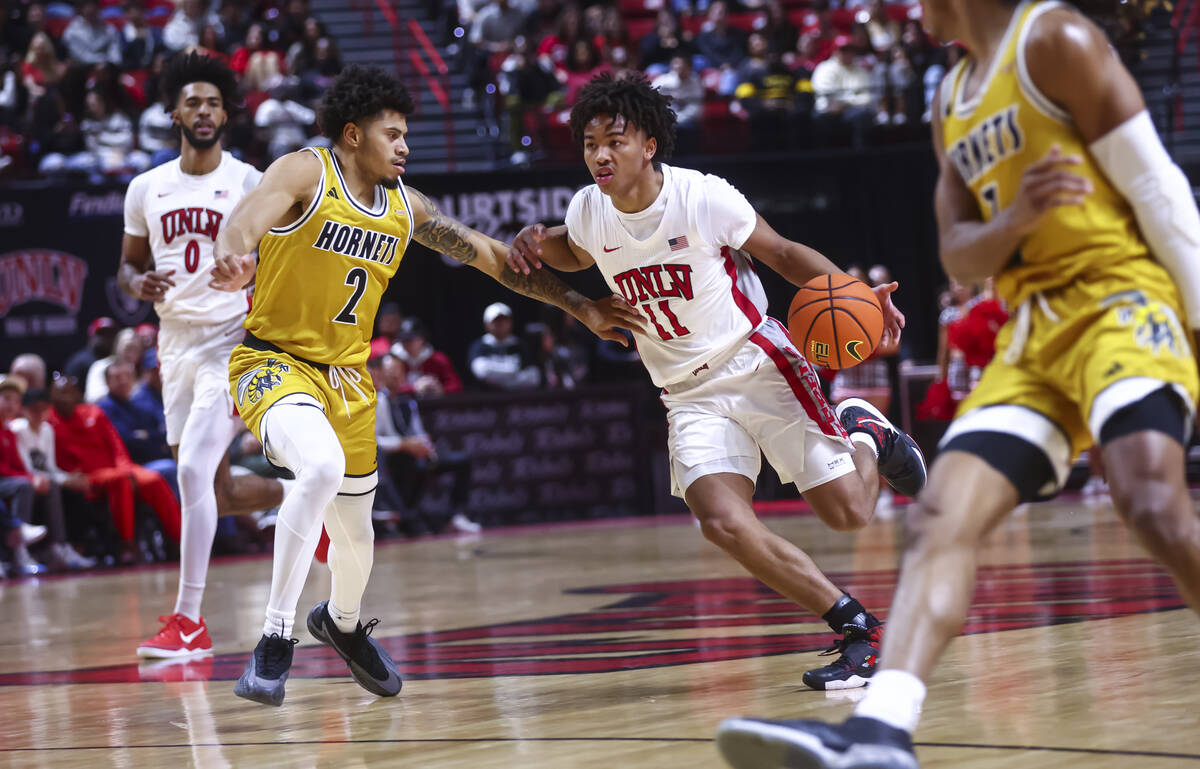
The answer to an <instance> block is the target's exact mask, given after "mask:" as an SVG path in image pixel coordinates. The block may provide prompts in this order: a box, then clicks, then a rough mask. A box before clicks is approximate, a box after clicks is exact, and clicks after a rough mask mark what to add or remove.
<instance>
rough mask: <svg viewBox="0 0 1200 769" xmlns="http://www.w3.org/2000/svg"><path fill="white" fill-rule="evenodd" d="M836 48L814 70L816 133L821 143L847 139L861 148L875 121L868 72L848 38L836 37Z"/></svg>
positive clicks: (869, 74)
mask: <svg viewBox="0 0 1200 769" xmlns="http://www.w3.org/2000/svg"><path fill="white" fill-rule="evenodd" d="M835 47H836V50H837V53H836V54H835V55H834V56H833V57H832V58H829V59H826V60H825V61H823V62H821V63H820V64H818V65H817V68H816V69H815V70H813V76H812V86H813V91H814V93H815V94H816V113H817V128H818V132H819V134H820V137H821V141H822V143H823V144H831V143H834V142H835V141H836V140H838V139H841V138H842V137H845V136H849V138H850V141H851V144H852V145H853V146H854V147H855V148H861V147H862V146H863V145H865V144H866V140H867V134H868V132H869V131H870V128H871V125H872V124H873V123H874V122H875V110H874V109H873V102H874V98H873V95H872V90H873V89H872V87H871V73H870V72H868V71H867V70H865V69H863V68H862V67H861V66H859V64H858V61H857V57H858V50H857V49H856V48H855V47H854V45H853V44H852V43H851V41H850V38H849V37H846V36H844V35H843V36H840V37H838V38H837V40H836V41H835Z"/></svg>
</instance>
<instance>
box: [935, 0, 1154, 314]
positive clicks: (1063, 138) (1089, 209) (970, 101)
mask: <svg viewBox="0 0 1200 769" xmlns="http://www.w3.org/2000/svg"><path fill="white" fill-rule="evenodd" d="M1059 5H1060V4H1059V3H1054V2H1029V1H1028V0H1026V2H1022V3H1021V4H1020V5H1019V6H1017V8H1016V11H1015V12H1014V13H1013V17H1012V21H1011V22H1010V23H1009V27H1008V32H1007V33H1006V34H1005V37H1004V41H1003V42H1002V43H1001V47H1000V50H999V52H998V53H997V56H996V59H995V61H994V63H993V64H992V66H991V71H990V72H989V73H988V74H987V75H986V77H985V79H984V81H983V85H982V86H981V87H980V88H979V89H978V91H977V92H975V93H974V94H973V95H972V96H971V97H970V98H967V97H966V96H965V94H964V88H965V83H966V81H967V75H968V74H969V73H970V72H971V70H972V68H973V67H975V66H976V65H977V63H978V62H976V61H975V60H974V59H973V58H972V57H970V56H967V57H964V58H963V60H962V61H960V62H959V63H958V65H957V66H956V67H955V68H954V69H953V70H951V71H950V73H949V74H948V75H947V76H946V79H945V80H944V81H943V83H942V90H941V94H940V96H941V103H940V113H941V114H940V119H941V121H942V122H941V126H942V142H943V145H944V149H945V152H946V156H947V158H948V159H949V160H950V162H951V163H953V165H954V167H955V168H956V169H957V170H958V173H959V175H960V176H962V178H963V181H965V182H966V184H967V186H968V187H969V188H970V189H971V192H972V193H974V195H975V199H976V201H977V202H978V203H979V208H980V210H981V211H982V212H983V217H984V219H985V220H986V221H990V220H991V219H992V218H993V217H994V216H996V214H998V213H999V212H1000V211H1002V210H1004V208H1005V207H1007V206H1008V205H1009V204H1011V203H1012V201H1013V198H1014V197H1015V196H1016V193H1017V189H1018V187H1019V186H1020V183H1021V176H1022V174H1024V172H1025V169H1026V168H1027V167H1028V166H1030V165H1031V164H1033V163H1035V162H1036V161H1038V160H1040V159H1042V158H1043V157H1045V156H1046V154H1047V153H1049V152H1050V150H1051V148H1052V147H1054V145H1056V144H1057V145H1059V146H1060V147H1061V150H1062V154H1063V155H1079V156H1080V157H1081V158H1083V162H1082V163H1081V164H1080V165H1077V166H1070V167H1068V169H1067V170H1069V171H1070V172H1071V173H1075V174H1078V175H1080V176H1083V177H1085V178H1087V179H1089V180H1090V181H1091V183H1092V188H1093V190H1094V191H1093V192H1092V193H1091V194H1090V195H1088V196H1087V197H1086V199H1085V201H1084V202H1083V203H1082V204H1081V205H1078V206H1060V207H1058V208H1053V209H1051V210H1050V211H1049V212H1048V213H1047V214H1046V216H1045V218H1044V219H1043V220H1042V222H1041V224H1040V225H1039V226H1038V228H1037V230H1036V231H1034V232H1033V233H1032V234H1030V235H1029V237H1027V238H1026V239H1025V242H1024V243H1023V244H1022V246H1021V249H1020V250H1019V251H1018V252H1017V253H1016V254H1014V255H1013V259H1012V261H1011V262H1010V263H1009V264H1008V266H1006V267H1005V268H1004V269H1003V270H1002V271H1001V272H1000V274H998V275H997V276H996V291H997V293H998V294H999V295H1000V297H1001V298H1003V299H1004V300H1005V301H1007V302H1008V303H1009V306H1010V307H1017V306H1018V305H1020V304H1021V303H1022V302H1024V301H1025V300H1026V299H1027V298H1029V297H1030V296H1033V295H1034V294H1036V293H1039V292H1042V291H1046V290H1048V289H1052V288H1058V287H1061V286H1065V285H1067V284H1069V283H1072V282H1073V281H1074V280H1075V279H1076V278H1077V277H1079V276H1080V275H1081V274H1083V273H1085V272H1086V273H1087V275H1088V276H1089V278H1090V277H1097V278H1098V277H1102V276H1107V275H1109V274H1110V273H1114V272H1118V273H1124V272H1127V270H1125V269H1123V267H1122V266H1121V265H1122V263H1125V262H1129V261H1133V260H1137V261H1141V262H1143V263H1142V264H1137V265H1127V266H1128V267H1130V268H1132V269H1131V270H1129V271H1130V272H1134V273H1138V274H1143V273H1146V272H1147V271H1149V272H1154V268H1155V267H1157V264H1156V263H1153V262H1150V260H1148V259H1145V257H1146V256H1147V253H1148V251H1147V248H1146V246H1145V243H1144V242H1143V241H1142V239H1141V235H1140V232H1139V230H1138V227H1137V220H1136V219H1135V218H1134V214H1133V210H1132V209H1131V208H1130V206H1129V204H1128V203H1127V202H1126V201H1125V199H1124V198H1123V197H1122V196H1121V195H1120V193H1118V192H1117V191H1116V190H1115V189H1113V187H1112V185H1111V184H1109V182H1108V180H1107V178H1106V177H1105V176H1104V174H1103V172H1102V171H1101V170H1100V169H1099V167H1098V166H1097V165H1096V162H1095V161H1094V160H1093V159H1092V157H1091V155H1090V154H1088V151H1087V147H1086V146H1085V144H1084V141H1083V138H1082V137H1081V136H1080V135H1079V132H1078V131H1077V130H1076V129H1075V126H1074V125H1073V124H1072V122H1071V116H1070V115H1069V114H1067V113H1066V112H1065V111H1064V110H1062V109H1061V108H1060V107H1058V106H1056V105H1055V104H1054V103H1052V102H1051V101H1050V100H1049V99H1047V98H1046V97H1045V96H1044V95H1043V94H1042V93H1041V92H1040V91H1038V89H1037V87H1036V86H1035V85H1034V83H1033V80H1032V79H1031V78H1030V76H1029V71H1028V68H1027V66H1026V63H1025V54H1024V49H1025V40H1026V38H1027V36H1028V35H1029V31H1030V29H1031V28H1032V26H1033V23H1034V20H1035V19H1037V18H1038V17H1039V16H1040V15H1041V14H1042V13H1044V12H1046V11H1048V10H1050V9H1051V8H1055V7H1058V6H1059ZM1163 277H1164V278H1165V277H1166V273H1165V272H1163Z"/></svg>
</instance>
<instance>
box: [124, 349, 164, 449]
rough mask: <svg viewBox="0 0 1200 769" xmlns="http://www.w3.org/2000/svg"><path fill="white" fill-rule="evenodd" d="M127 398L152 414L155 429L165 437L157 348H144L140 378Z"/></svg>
mask: <svg viewBox="0 0 1200 769" xmlns="http://www.w3.org/2000/svg"><path fill="white" fill-rule="evenodd" d="M129 400H130V402H131V403H132V404H133V405H134V406H135V407H136V408H138V409H139V410H141V411H143V412H145V413H147V414H153V415H154V418H155V421H156V427H155V430H156V431H157V432H159V433H161V434H162V435H163V436H164V438H165V436H166V434H167V418H166V413H165V411H164V408H163V395H162V375H161V372H160V371H159V368H158V350H157V348H150V349H149V350H146V353H145V354H144V355H143V356H142V378H141V381H140V382H139V383H138V386H137V388H136V389H135V390H134V391H133V395H132V396H131V397H130V398H129Z"/></svg>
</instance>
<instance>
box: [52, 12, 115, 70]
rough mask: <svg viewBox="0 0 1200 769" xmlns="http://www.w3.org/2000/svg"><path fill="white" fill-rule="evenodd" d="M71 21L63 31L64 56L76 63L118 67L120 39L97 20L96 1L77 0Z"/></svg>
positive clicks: (110, 28) (112, 29)
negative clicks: (68, 56)
mask: <svg viewBox="0 0 1200 769" xmlns="http://www.w3.org/2000/svg"><path fill="white" fill-rule="evenodd" d="M75 8H76V14H75V18H73V19H71V23H70V24H68V25H67V28H66V29H65V30H63V35H62V37H63V43H65V44H66V46H67V53H68V54H69V55H70V57H71V58H72V59H73V60H74V61H75V62H77V63H79V64H86V65H89V66H90V65H93V64H112V65H114V66H119V65H120V64H121V38H120V35H118V34H117V30H116V29H114V28H113V27H110V26H109V25H108V24H105V23H104V20H103V19H101V18H100V3H99V2H98V0H79V3H78V4H77V5H76V6H75Z"/></svg>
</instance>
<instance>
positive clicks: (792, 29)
mask: <svg viewBox="0 0 1200 769" xmlns="http://www.w3.org/2000/svg"><path fill="white" fill-rule="evenodd" d="M764 11H765V13H764V14H763V17H762V23H761V26H760V25H757V24H756V25H755V27H756V28H757V29H758V30H759V31H761V32H762V33H763V34H764V35H766V37H767V47H768V48H769V49H770V50H771V51H772V52H773V53H777V54H779V55H780V56H784V55H786V54H788V53H791V52H792V51H794V50H796V42H797V40H798V39H799V37H800V31H799V30H798V29H796V25H795V24H792V22H791V20H790V19H789V18H788V15H787V11H786V10H785V9H784V7H783V2H782V0H768V2H767V4H766V6H765V7H764Z"/></svg>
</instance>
